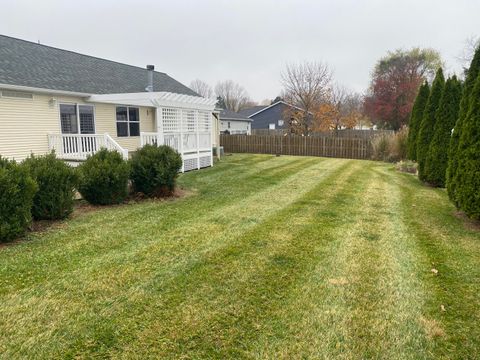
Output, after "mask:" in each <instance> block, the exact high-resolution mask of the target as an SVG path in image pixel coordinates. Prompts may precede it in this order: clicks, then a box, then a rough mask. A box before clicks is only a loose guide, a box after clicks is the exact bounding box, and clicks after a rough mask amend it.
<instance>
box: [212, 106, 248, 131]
mask: <svg viewBox="0 0 480 360" xmlns="http://www.w3.org/2000/svg"><path fill="white" fill-rule="evenodd" d="M251 124H252V119H250V118H248V117H247V116H245V115H242V114H239V113H236V112H234V111H231V110H226V109H223V110H222V111H221V112H220V132H222V133H228V134H231V135H239V134H240V135H250V134H251V130H252V127H251Z"/></svg>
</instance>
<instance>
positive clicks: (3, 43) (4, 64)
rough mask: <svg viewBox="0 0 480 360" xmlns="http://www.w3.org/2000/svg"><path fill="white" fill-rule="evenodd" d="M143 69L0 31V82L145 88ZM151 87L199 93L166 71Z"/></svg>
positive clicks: (87, 89)
mask: <svg viewBox="0 0 480 360" xmlns="http://www.w3.org/2000/svg"><path fill="white" fill-rule="evenodd" d="M147 73H148V71H147V70H146V69H143V68H141V67H137V66H132V65H126V64H122V63H118V62H115V61H111V60H105V59H100V58H97V57H93V56H88V55H83V54H79V53H76V52H72V51H68V50H62V49H57V48H54V47H50V46H45V45H40V44H37V43H33V42H29V41H25V40H21V39H16V38H12V37H8V36H4V35H0V84H8V85H19V86H29V87H35V88H43V89H51V90H60V91H69V92H78V93H87V94H109V93H136V92H145V87H146V86H147ZM153 88H154V91H164V92H172V93H177V94H184V95H192V96H198V94H197V93H195V92H194V91H193V90H191V89H189V88H188V87H186V86H185V85H183V84H181V83H180V82H178V81H176V80H175V79H173V78H171V77H170V76H168V75H167V74H165V73H162V72H157V71H155V72H154V76H153Z"/></svg>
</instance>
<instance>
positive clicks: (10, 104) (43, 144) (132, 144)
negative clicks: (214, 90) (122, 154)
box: [0, 94, 155, 160]
mask: <svg viewBox="0 0 480 360" xmlns="http://www.w3.org/2000/svg"><path fill="white" fill-rule="evenodd" d="M52 98H55V99H56V103H55V104H51V102H50V99H52ZM60 103H77V104H87V102H85V100H84V99H82V98H79V97H68V96H50V95H43V94H34V96H33V100H29V99H11V98H5V97H0V155H2V156H5V157H8V158H14V159H16V160H23V159H24V158H26V157H27V156H29V155H30V153H34V154H44V153H46V152H48V140H47V134H48V133H53V134H60V133H61V129H60V114H59V104H60ZM89 104H91V105H94V107H95V127H96V133H97V134H103V133H108V134H109V135H110V136H112V137H113V138H114V139H115V140H116V141H117V142H118V143H119V144H120V145H121V146H122V147H124V148H125V149H128V150H129V151H133V150H135V149H136V148H138V147H139V146H140V137H139V136H137V137H122V138H118V137H117V129H116V123H115V105H113V104H100V103H89ZM140 131H155V109H154V108H147V107H140Z"/></svg>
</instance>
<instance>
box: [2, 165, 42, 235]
mask: <svg viewBox="0 0 480 360" xmlns="http://www.w3.org/2000/svg"><path fill="white" fill-rule="evenodd" d="M36 191H37V184H36V183H35V181H34V180H33V179H32V178H31V177H30V176H29V175H28V173H27V171H26V170H25V169H24V168H23V167H21V166H19V165H17V163H15V162H14V161H8V160H7V159H4V158H2V157H1V156H0V242H4V241H9V240H13V239H15V238H16V237H17V236H20V235H22V234H23V233H24V232H25V230H26V229H27V227H28V225H29V224H30V222H31V219H32V215H31V209H32V205H33V197H34V196H35V192H36Z"/></svg>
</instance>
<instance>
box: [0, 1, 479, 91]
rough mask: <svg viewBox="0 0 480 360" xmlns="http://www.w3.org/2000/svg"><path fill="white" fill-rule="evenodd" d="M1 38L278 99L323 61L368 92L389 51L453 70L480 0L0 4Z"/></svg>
mask: <svg viewBox="0 0 480 360" xmlns="http://www.w3.org/2000/svg"><path fill="white" fill-rule="evenodd" d="M0 9H1V10H0V33H1V34H4V35H9V36H13V37H19V38H22V39H26V40H31V41H38V40H40V41H41V43H43V44H46V45H51V46H55V47H60V48H64V49H68V50H73V51H77V52H80V53H85V54H89V55H95V56H98V57H103V58H107V59H112V60H116V61H120V62H125V63H128V64H133V65H138V66H144V65H145V64H147V63H153V64H155V65H156V68H157V69H158V70H160V71H164V72H166V73H168V74H169V75H171V76H173V77H174V78H176V79H177V80H179V81H181V82H183V83H185V84H186V85H188V84H189V83H190V81H191V80H193V79H196V78H199V79H202V80H205V81H206V82H208V83H210V84H211V85H214V84H215V83H216V82H217V81H218V80H225V79H232V80H234V81H236V82H238V83H240V84H241V85H243V86H244V87H245V88H246V89H247V91H248V93H249V94H250V95H251V97H252V98H253V99H254V100H257V101H261V100H263V99H266V98H274V97H275V96H276V95H277V94H278V93H279V91H280V89H281V85H280V72H281V70H282V68H283V67H284V65H285V64H286V63H287V62H298V61H302V60H321V61H325V62H327V63H329V64H330V65H331V67H332V68H333V69H334V73H335V79H336V81H337V82H339V83H341V84H342V85H344V86H346V87H347V88H351V89H354V90H358V91H363V90H364V89H366V87H367V86H368V82H369V75H370V72H371V70H372V67H373V65H374V63H375V61H376V60H377V59H378V58H379V57H381V56H383V55H384V54H385V53H386V52H387V51H388V50H394V49H396V48H409V47H413V46H421V47H433V48H435V49H438V50H439V51H440V52H441V54H442V56H443V58H444V60H445V62H446V64H447V71H448V72H454V71H459V69H460V64H459V62H458V60H457V59H456V57H457V56H458V55H459V53H460V52H461V50H462V47H463V45H464V42H465V40H466V39H467V38H468V37H471V36H476V35H480V22H479V17H478V16H479V14H480V1H479V0H450V1H447V0H416V1H415V0H398V1H396V0H337V1H334V0H330V1H327V0H317V1H314V0H310V1H308V0H297V1H293V0H277V1H274V0H257V1H254V0H238V1H237V0H231V1H227V0H223V1H222V0H202V1H194V0H189V1H187V0H169V1H163V0H162V1H147V0H137V1H133V0H81V1H80V0H76V1H67V0H63V1H60V0H41V1H39V0H37V1H34V0H32V1H24V0H0Z"/></svg>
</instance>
